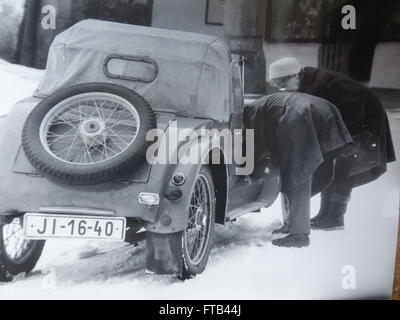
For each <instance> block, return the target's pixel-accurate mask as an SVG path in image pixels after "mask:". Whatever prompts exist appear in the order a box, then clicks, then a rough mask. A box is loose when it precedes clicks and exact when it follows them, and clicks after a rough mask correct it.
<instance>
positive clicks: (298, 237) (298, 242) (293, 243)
mask: <svg viewBox="0 0 400 320" xmlns="http://www.w3.org/2000/svg"><path fill="white" fill-rule="evenodd" d="M272 244H273V245H274V246H278V247H285V248H303V247H308V246H309V245H310V238H309V236H308V235H307V234H289V235H288V236H286V237H284V238H281V239H276V240H272Z"/></svg>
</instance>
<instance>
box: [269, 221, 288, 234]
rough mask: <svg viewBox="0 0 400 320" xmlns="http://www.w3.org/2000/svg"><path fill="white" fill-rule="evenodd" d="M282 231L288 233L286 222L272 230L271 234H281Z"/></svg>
mask: <svg viewBox="0 0 400 320" xmlns="http://www.w3.org/2000/svg"><path fill="white" fill-rule="evenodd" d="M282 233H283V234H287V233H289V224H288V223H284V224H283V226H282V227H280V228H279V229H276V230H274V231H272V234H282Z"/></svg>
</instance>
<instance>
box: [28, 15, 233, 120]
mask: <svg viewBox="0 0 400 320" xmlns="http://www.w3.org/2000/svg"><path fill="white" fill-rule="evenodd" d="M231 63H232V56H231V52H230V50H229V48H228V46H227V45H226V44H225V43H224V42H223V41H222V40H220V39H219V38H217V37H214V36H210V35H204V34H197V33H191V32H183V31H176V30H168V29H160V28H151V27H143V26H136V25H128V24H122V23H115V22H107V21H100V20H84V21H81V22H79V23H77V24H75V25H74V26H72V27H71V28H69V29H68V30H66V31H64V32H63V33H61V34H59V35H58V36H57V37H56V39H55V40H54V42H53V44H52V46H51V48H50V52H49V58H48V62H47V70H46V73H45V76H44V79H43V80H42V82H41V83H40V85H39V88H38V90H37V91H36V94H35V95H36V96H39V97H45V96H48V95H49V94H51V93H53V92H54V91H55V90H57V89H60V88H64V87H67V86H71V85H75V84H80V83H87V82H109V83H114V84H118V85H122V86H124V87H127V88H129V89H132V90H134V91H136V92H138V93H139V94H141V95H143V96H144V97H145V98H146V99H147V100H148V101H149V103H150V104H151V105H152V107H153V108H154V109H156V110H157V109H160V110H166V111H172V112H176V113H179V114H182V115H188V116H199V117H211V115H212V118H214V119H216V120H226V119H229V114H230V112H231V110H230V105H229V104H230V102H231V100H232V99H231V94H232V92H231V91H232V90H231V85H230V83H231V80H232V67H231ZM219 111H220V112H219Z"/></svg>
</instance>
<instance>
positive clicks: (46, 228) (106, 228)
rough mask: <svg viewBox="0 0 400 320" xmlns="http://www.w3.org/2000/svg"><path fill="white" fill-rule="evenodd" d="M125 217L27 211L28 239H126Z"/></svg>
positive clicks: (26, 228) (25, 221)
mask: <svg viewBox="0 0 400 320" xmlns="http://www.w3.org/2000/svg"><path fill="white" fill-rule="evenodd" d="M125 229H126V219H125V218H109V217H88V216H69V215H48V214H40V213H27V214H25V216H24V235H25V238H26V239H32V240H45V239H54V238H57V239H71V238H72V239H92V240H93V239H97V240H111V241H124V239H125Z"/></svg>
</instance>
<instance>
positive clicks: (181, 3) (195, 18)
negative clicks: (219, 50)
mask: <svg viewBox="0 0 400 320" xmlns="http://www.w3.org/2000/svg"><path fill="white" fill-rule="evenodd" d="M206 6H207V0H168V1H166V0H154V3H153V17H152V26H153V27H158V28H167V29H175V30H182V31H191V32H198V33H205V34H211V35H215V36H217V37H220V38H221V39H223V35H224V31H223V27H222V26H220V25H210V24H206Z"/></svg>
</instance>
